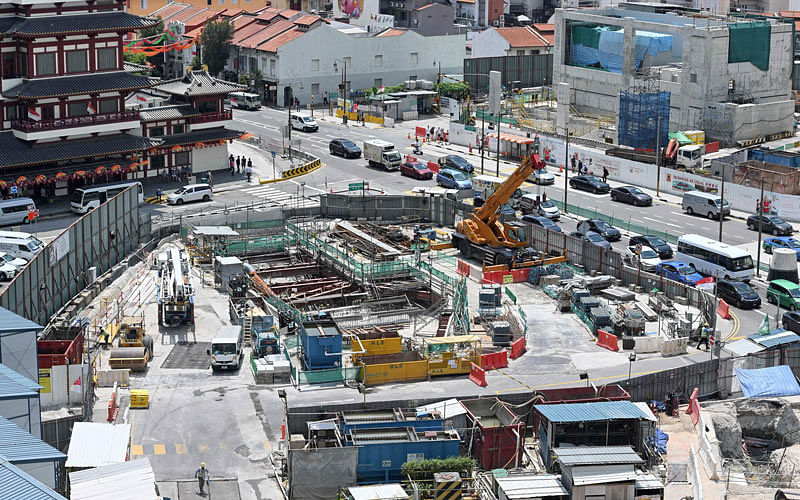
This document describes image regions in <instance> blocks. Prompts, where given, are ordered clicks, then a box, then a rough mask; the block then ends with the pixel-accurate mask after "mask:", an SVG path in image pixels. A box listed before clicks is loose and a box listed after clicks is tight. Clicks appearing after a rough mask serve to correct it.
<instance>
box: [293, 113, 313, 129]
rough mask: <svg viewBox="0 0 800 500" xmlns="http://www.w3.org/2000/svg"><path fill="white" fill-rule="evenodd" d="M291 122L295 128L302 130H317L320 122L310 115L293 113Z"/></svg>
mask: <svg viewBox="0 0 800 500" xmlns="http://www.w3.org/2000/svg"><path fill="white" fill-rule="evenodd" d="M290 122H291V124H292V128H293V129H295V130H302V131H303V132H316V131H317V130H319V124H318V123H317V121H316V120H315V119H313V118H311V117H310V116H304V115H292V117H291V119H290Z"/></svg>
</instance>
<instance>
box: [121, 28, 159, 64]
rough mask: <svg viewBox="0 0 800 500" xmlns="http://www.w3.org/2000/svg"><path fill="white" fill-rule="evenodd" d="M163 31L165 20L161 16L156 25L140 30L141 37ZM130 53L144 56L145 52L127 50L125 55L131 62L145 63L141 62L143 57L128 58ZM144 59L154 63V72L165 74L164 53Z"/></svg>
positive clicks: (155, 34) (156, 34)
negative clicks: (129, 51)
mask: <svg viewBox="0 0 800 500" xmlns="http://www.w3.org/2000/svg"><path fill="white" fill-rule="evenodd" d="M162 33H164V21H163V20H162V19H161V17H158V23H156V24H155V25H154V26H150V27H149V28H145V29H143V30H141V31H140V32H139V38H149V37H151V36H158V35H160V34H162ZM128 55H131V56H142V57H144V56H143V54H141V53H139V54H128V53H127V52H126V53H125V56H126V57H125V60H126V61H129V62H133V63H136V64H144V62H139V61H140V60H141V59H139V60H134V59H128V57H127V56H128ZM144 60H145V61H149V62H150V64H152V65H153V66H154V71H153V73H154V74H155V75H156V76H161V75H163V74H164V54H156V55H154V56H150V57H145V59H144Z"/></svg>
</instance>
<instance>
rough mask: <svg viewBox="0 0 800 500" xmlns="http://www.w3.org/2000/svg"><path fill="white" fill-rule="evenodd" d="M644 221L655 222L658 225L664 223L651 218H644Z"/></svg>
mask: <svg viewBox="0 0 800 500" xmlns="http://www.w3.org/2000/svg"><path fill="white" fill-rule="evenodd" d="M642 219H644V220H649V221H653V222H657V223H659V224H661V222H662V221H660V220H657V219H652V218H650V217H642Z"/></svg>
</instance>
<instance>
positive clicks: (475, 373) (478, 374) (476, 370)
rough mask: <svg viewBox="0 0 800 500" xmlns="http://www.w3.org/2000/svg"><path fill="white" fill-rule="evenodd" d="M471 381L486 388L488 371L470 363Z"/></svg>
mask: <svg viewBox="0 0 800 500" xmlns="http://www.w3.org/2000/svg"><path fill="white" fill-rule="evenodd" d="M469 379H470V380H472V381H473V382H475V384H477V385H479V386H480V387H486V385H487V384H486V371H485V370H484V369H483V368H481V367H480V366H478V365H476V364H475V363H470V367H469Z"/></svg>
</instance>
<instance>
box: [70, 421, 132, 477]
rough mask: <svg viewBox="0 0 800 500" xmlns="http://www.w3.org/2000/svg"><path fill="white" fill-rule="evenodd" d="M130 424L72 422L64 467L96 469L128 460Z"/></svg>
mask: <svg viewBox="0 0 800 500" xmlns="http://www.w3.org/2000/svg"><path fill="white" fill-rule="evenodd" d="M130 437H131V426H130V424H117V425H111V424H102V423H96V422H75V425H74V426H73V427H72V438H71V439H70V441H69V450H67V464H66V465H67V467H99V466H101V465H108V464H117V463H120V462H124V461H125V459H126V457H127V456H128V445H129V443H130Z"/></svg>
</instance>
